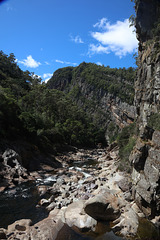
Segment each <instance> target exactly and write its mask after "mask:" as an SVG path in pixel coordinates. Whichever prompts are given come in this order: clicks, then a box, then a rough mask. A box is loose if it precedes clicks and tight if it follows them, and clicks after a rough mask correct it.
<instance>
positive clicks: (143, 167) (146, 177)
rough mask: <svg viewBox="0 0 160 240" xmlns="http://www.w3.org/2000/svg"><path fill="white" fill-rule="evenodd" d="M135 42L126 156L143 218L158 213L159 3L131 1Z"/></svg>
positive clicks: (159, 162)
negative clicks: (133, 112) (133, 113)
mask: <svg viewBox="0 0 160 240" xmlns="http://www.w3.org/2000/svg"><path fill="white" fill-rule="evenodd" d="M135 10H136V19H135V25H136V29H137V37H138V39H139V57H138V65H139V67H138V76H137V81H136V83H135V105H136V108H137V113H138V124H139V131H140V133H139V138H138V141H137V144H136V147H135V149H134V151H133V152H132V154H131V156H130V161H131V163H132V165H133V173H132V178H133V183H134V195H135V199H136V201H137V203H138V204H139V206H140V207H141V208H142V209H143V211H144V213H145V214H146V215H147V216H151V217H154V216H155V215H157V214H159V213H160V131H159V130H160V18H159V16H160V0H137V1H135Z"/></svg>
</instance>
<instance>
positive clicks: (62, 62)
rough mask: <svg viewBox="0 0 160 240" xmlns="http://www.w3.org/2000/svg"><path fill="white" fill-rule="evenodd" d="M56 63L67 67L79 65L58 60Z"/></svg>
mask: <svg viewBox="0 0 160 240" xmlns="http://www.w3.org/2000/svg"><path fill="white" fill-rule="evenodd" d="M55 62H57V63H61V64H66V65H73V66H76V65H77V63H72V62H68V61H62V60H58V59H56V60H55Z"/></svg>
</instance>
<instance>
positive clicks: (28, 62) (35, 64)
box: [18, 55, 41, 68]
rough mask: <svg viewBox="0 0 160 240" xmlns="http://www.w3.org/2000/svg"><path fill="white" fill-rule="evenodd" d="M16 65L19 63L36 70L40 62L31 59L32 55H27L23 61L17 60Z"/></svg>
mask: <svg viewBox="0 0 160 240" xmlns="http://www.w3.org/2000/svg"><path fill="white" fill-rule="evenodd" d="M18 63H21V64H23V65H24V66H26V67H30V68H37V67H38V66H39V65H41V63H40V62H38V61H36V60H35V59H33V57H32V55H29V56H28V57H27V58H26V59H23V60H22V61H20V60H19V61H18Z"/></svg>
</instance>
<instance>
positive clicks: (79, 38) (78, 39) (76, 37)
mask: <svg viewBox="0 0 160 240" xmlns="http://www.w3.org/2000/svg"><path fill="white" fill-rule="evenodd" d="M70 39H71V41H72V42H75V43H84V41H83V40H82V38H81V37H80V36H79V35H77V36H75V37H73V36H72V35H70Z"/></svg>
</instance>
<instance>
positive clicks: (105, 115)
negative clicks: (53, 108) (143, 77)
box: [48, 62, 136, 141]
mask: <svg viewBox="0 0 160 240" xmlns="http://www.w3.org/2000/svg"><path fill="white" fill-rule="evenodd" d="M134 76H135V70H134V69H132V68H130V69H120V70H118V69H111V68H109V67H101V66H97V65H96V64H92V63H85V62H83V63H81V64H80V65H79V66H78V67H76V68H73V67H67V68H63V69H58V70H57V71H56V72H55V73H54V75H53V77H52V78H51V80H50V81H49V82H48V87H49V88H54V89H58V90H60V91H64V92H65V93H66V94H68V95H69V97H71V98H72V100H73V101H74V102H75V103H76V104H77V105H78V106H79V107H80V108H83V109H84V110H85V111H86V112H87V113H88V115H89V116H90V117H92V119H93V122H94V123H95V124H96V125H98V126H99V127H100V128H101V127H103V128H105V130H106V139H107V140H108V141H110V140H109V139H110V137H111V136H113V135H114V133H116V132H117V130H118V129H122V128H123V127H124V126H126V125H128V124H130V123H132V122H133V121H134V119H135V115H136V109H135V107H134V106H133V101H132V97H133V95H134V88H133V82H134ZM113 122H114V124H113Z"/></svg>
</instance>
